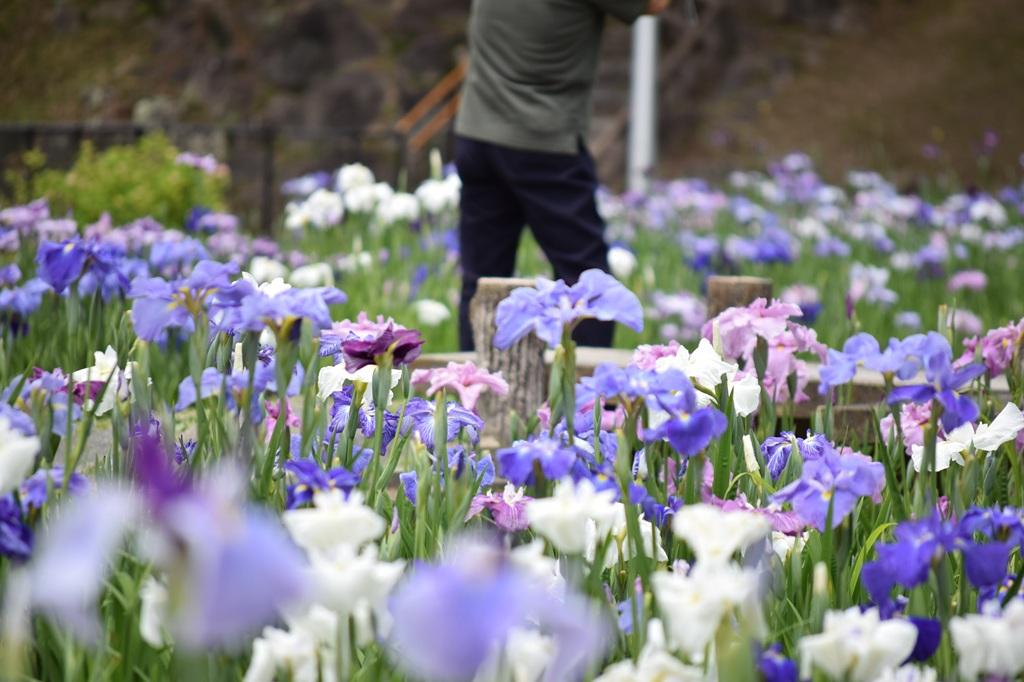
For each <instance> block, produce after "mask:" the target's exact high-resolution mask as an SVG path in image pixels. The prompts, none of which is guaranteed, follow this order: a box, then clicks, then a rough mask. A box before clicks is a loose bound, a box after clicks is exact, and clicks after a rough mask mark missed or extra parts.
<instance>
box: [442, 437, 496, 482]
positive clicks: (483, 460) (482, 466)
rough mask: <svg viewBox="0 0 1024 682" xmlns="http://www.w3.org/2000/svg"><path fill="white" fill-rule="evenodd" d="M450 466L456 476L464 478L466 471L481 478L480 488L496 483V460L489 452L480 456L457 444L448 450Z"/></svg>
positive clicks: (474, 476)
mask: <svg viewBox="0 0 1024 682" xmlns="http://www.w3.org/2000/svg"><path fill="white" fill-rule="evenodd" d="M435 464H436V463H435ZM448 466H449V467H451V469H452V471H453V472H455V478H462V476H463V475H465V474H466V473H468V474H469V475H470V476H472V477H473V478H479V479H480V485H479V488H487V487H489V486H490V485H491V484H492V483H494V460H493V459H492V458H491V456H490V455H489V454H487V455H483V456H478V455H475V454H474V453H471V452H467V451H466V449H465V448H464V447H462V446H461V445H456V446H454V447H452V448H450V449H449V450H448ZM443 483H444V480H443V479H442V485H443Z"/></svg>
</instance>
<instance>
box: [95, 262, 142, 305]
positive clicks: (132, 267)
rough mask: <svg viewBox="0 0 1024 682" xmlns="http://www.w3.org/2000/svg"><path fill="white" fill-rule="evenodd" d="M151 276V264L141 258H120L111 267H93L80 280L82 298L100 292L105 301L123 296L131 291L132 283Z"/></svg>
mask: <svg viewBox="0 0 1024 682" xmlns="http://www.w3.org/2000/svg"><path fill="white" fill-rule="evenodd" d="M147 276H149V264H148V263H147V262H146V261H144V260H142V259H141V258H128V257H125V256H121V257H118V258H117V260H116V262H114V263H112V264H110V266H109V267H103V268H99V267H91V268H89V269H88V271H87V272H85V274H83V275H82V277H81V278H80V279H79V280H78V293H79V295H80V296H91V295H92V294H94V293H95V292H97V291H98V292H99V293H100V295H101V296H102V297H103V300H104V301H109V300H111V299H112V298H115V297H117V296H121V295H123V294H125V293H127V291H128V290H129V288H130V287H131V282H132V281H133V280H135V279H137V278H139V277H147Z"/></svg>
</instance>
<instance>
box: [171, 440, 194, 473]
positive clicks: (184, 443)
mask: <svg viewBox="0 0 1024 682" xmlns="http://www.w3.org/2000/svg"><path fill="white" fill-rule="evenodd" d="M198 445H199V444H198V443H197V442H196V441H195V439H192V438H189V439H188V440H185V436H178V442H177V443H175V444H174V463H175V464H177V465H178V466H186V465H188V464H191V463H192V457H193V455H195V454H196V447H197V446H198Z"/></svg>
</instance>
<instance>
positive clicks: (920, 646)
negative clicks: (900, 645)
mask: <svg viewBox="0 0 1024 682" xmlns="http://www.w3.org/2000/svg"><path fill="white" fill-rule="evenodd" d="M907 620H909V621H910V622H911V623H913V624H914V627H916V628H917V641H916V642H915V643H914V650H913V651H911V652H910V657H909V658H908V659H907V661H918V662H923V661H927V660H928V659H929V658H931V657H932V656H933V655H934V654H935V652H936V651H938V650H939V644H941V643H942V621H939V620H936V619H934V618H923V617H921V616H908V617H907Z"/></svg>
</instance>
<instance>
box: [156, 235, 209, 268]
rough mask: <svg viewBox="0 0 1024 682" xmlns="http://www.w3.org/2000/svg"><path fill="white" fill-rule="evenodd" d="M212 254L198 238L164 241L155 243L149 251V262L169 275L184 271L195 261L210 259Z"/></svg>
mask: <svg viewBox="0 0 1024 682" xmlns="http://www.w3.org/2000/svg"><path fill="white" fill-rule="evenodd" d="M209 259H210V254H209V253H208V252H207V250H206V247H205V246H203V243H202V242H201V241H199V240H198V239H191V238H190V239H182V240H181V241H173V242H172V241H163V242H157V243H156V244H153V246H152V248H151V249H150V251H149V263H150V265H152V266H153V269H154V270H156V271H158V272H161V273H163V274H165V275H167V276H174V275H177V274H179V273H181V272H184V271H185V270H186V268H188V267H189V266H190V265H192V264H193V263H198V262H199V261H203V260H209Z"/></svg>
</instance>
